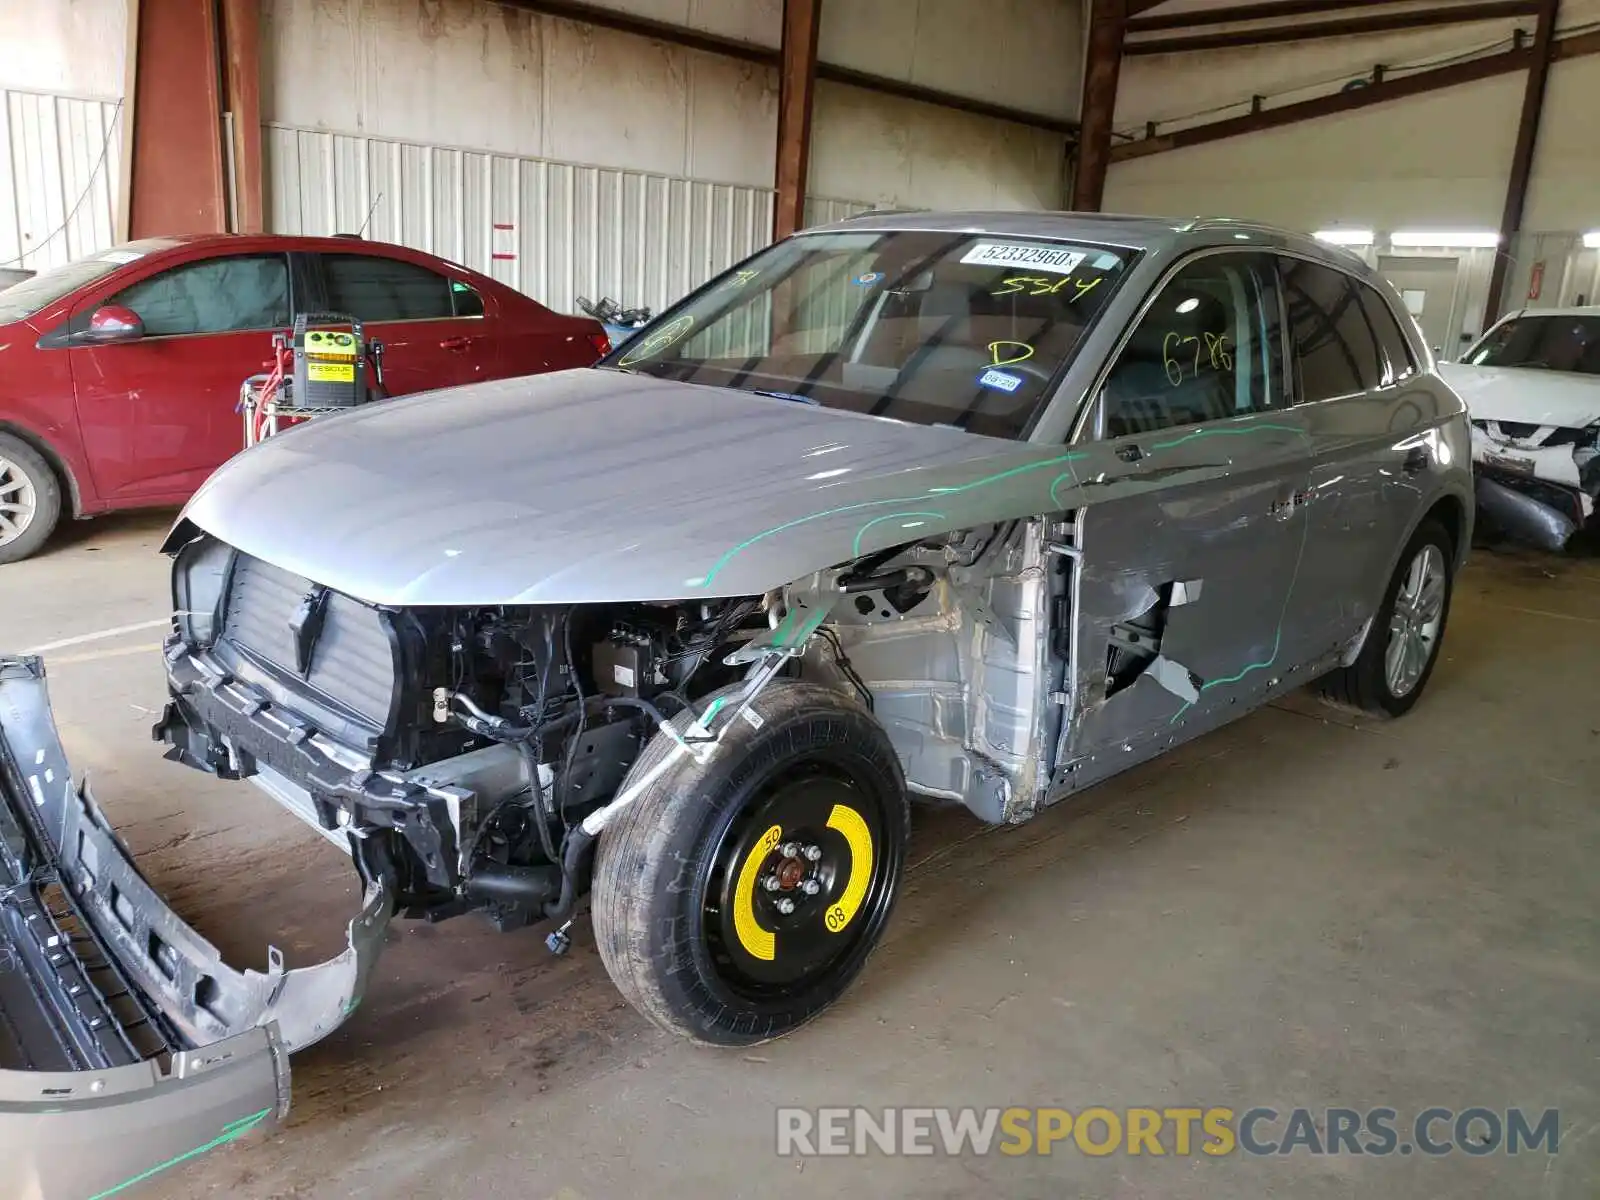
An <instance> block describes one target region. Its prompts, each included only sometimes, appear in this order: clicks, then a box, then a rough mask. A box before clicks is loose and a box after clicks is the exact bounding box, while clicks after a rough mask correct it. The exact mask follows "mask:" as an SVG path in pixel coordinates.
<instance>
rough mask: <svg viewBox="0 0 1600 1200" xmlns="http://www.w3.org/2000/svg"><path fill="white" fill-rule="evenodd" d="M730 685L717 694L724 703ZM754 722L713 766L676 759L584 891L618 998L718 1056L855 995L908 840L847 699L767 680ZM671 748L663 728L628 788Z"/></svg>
mask: <svg viewBox="0 0 1600 1200" xmlns="http://www.w3.org/2000/svg"><path fill="white" fill-rule="evenodd" d="M738 691H739V688H738V687H734V688H731V689H728V690H727V691H725V692H722V693H720V695H722V696H724V697H726V700H727V704H728V706H729V707H730V708H731V707H732V706H733V704H734V703H735V702H736V696H737V694H738ZM751 711H752V712H753V714H754V719H746V718H744V717H741V716H735V717H733V718H732V719H731V723H730V724H729V725H728V727H727V729H726V731H725V732H724V734H723V737H722V742H721V745H720V746H719V748H718V751H717V753H716V754H715V755H714V756H713V757H712V759H711V761H710V762H709V763H707V764H705V765H701V764H699V763H697V762H695V761H694V760H693V759H692V758H690V757H689V756H687V755H683V756H681V757H680V758H679V759H678V761H677V763H676V764H675V765H674V766H673V767H672V768H671V769H669V770H668V771H667V772H666V773H665V774H663V775H662V776H661V777H660V778H659V779H657V780H656V781H655V783H653V784H652V785H651V786H650V787H649V788H647V789H646V790H645V792H644V793H643V794H642V795H640V796H639V798H638V799H636V800H635V801H633V803H631V804H630V805H628V806H627V807H626V808H624V809H623V810H622V811H621V812H620V813H619V814H618V815H617V817H616V819H615V820H614V822H613V823H612V825H611V826H609V827H608V828H607V829H606V830H605V831H604V832H603V833H602V834H601V835H600V847H599V852H598V858H597V861H596V865H595V881H594V890H593V894H592V908H593V913H594V929H595V941H596V943H597V944H598V946H599V948H600V957H601V959H602V960H604V962H605V964H606V969H607V970H608V971H609V972H610V973H611V978H612V979H613V980H614V981H615V982H616V985H617V987H618V988H619V989H620V990H621V992H622V994H623V996H624V997H625V998H626V999H627V1000H628V1002H629V1003H631V1004H632V1005H633V1006H634V1007H635V1008H636V1009H638V1010H639V1011H640V1012H641V1013H643V1014H644V1015H645V1016H647V1017H649V1018H650V1019H651V1020H652V1021H654V1022H655V1023H656V1024H658V1025H660V1026H661V1027H662V1028H664V1029H666V1030H668V1031H669V1032H672V1033H676V1034H680V1035H681V1036H683V1037H686V1038H690V1039H692V1040H694V1041H697V1042H704V1043H708V1044H712V1045H720V1046H746V1045H752V1044H754V1043H756V1042H762V1041H766V1040H767V1039H769V1038H775V1037H779V1036H781V1035H782V1034H785V1033H788V1032H789V1031H790V1030H792V1029H794V1028H796V1027H797V1026H799V1025H801V1024H803V1023H805V1022H806V1021H808V1020H810V1019H811V1018H812V1017H814V1016H816V1015H817V1013H819V1012H821V1011H822V1009H824V1008H826V1007H827V1006H828V1005H829V1004H831V1003H832V1002H833V1001H834V1000H835V999H837V998H838V996H839V995H840V994H841V993H842V992H843V991H844V990H845V988H846V987H848V986H849V985H850V983H851V981H852V980H854V979H855V977H856V976H857V975H858V974H859V973H860V972H861V968H862V966H863V965H864V964H865V963H866V960H867V957H868V956H869V955H870V954H871V952H872V950H873V948H874V947H875V946H876V945H877V942H878V939H879V936H880V935H881V934H882V932H883V928H884V925H885V923H886V922H887V920H888V917H889V911H890V909H891V907H892V906H893V904H894V898H895V893H896V891H897V889H898V885H899V881H900V872H901V868H902V866H903V864H904V861H905V847H906V840H907V837H908V834H909V829H910V812H909V807H908V805H907V802H906V792H905V781H904V779H903V777H902V775H901V772H900V763H899V759H898V758H897V757H896V756H895V753H894V748H893V747H892V746H891V745H890V744H889V739H888V737H887V735H886V734H885V733H884V731H883V727H882V726H880V725H879V724H878V723H877V721H875V720H874V719H873V717H872V715H871V714H870V713H868V712H867V711H866V710H865V709H864V708H862V707H861V706H860V704H859V703H857V701H856V700H855V699H854V697H851V696H846V695H841V694H840V693H838V692H835V691H831V690H829V689H827V688H824V687H820V686H818V685H816V684H811V683H802V682H797V681H793V680H774V681H773V682H772V683H771V684H769V685H768V686H767V688H766V689H765V690H764V691H763V692H762V693H761V695H760V696H759V697H758V698H757V699H756V701H755V703H754V704H753V705H752V706H751ZM724 719H727V718H724ZM719 724H720V722H719ZM673 748H674V743H673V742H672V741H671V740H670V739H668V738H667V737H666V736H665V735H664V734H658V735H657V737H656V738H655V740H654V741H652V743H651V744H650V746H649V747H648V748H647V749H646V750H645V752H644V754H642V755H641V756H640V758H639V761H638V763H637V764H636V765H635V766H634V768H633V772H632V775H631V778H635V779H637V778H639V777H640V776H642V775H643V774H644V773H645V772H646V771H648V770H650V769H651V768H652V767H653V766H654V765H656V764H657V763H659V762H660V761H661V759H662V758H663V757H664V756H666V755H668V754H670V753H671V752H672V750H673ZM626 786H627V785H626V784H624V787H626Z"/></svg>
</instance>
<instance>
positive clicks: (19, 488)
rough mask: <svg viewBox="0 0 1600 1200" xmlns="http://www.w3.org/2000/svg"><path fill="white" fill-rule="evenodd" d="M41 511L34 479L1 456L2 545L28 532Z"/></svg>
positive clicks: (0, 539) (0, 538) (0, 529)
mask: <svg viewBox="0 0 1600 1200" xmlns="http://www.w3.org/2000/svg"><path fill="white" fill-rule="evenodd" d="M38 511H39V497H38V494H37V493H36V492H35V491H34V487H33V480H32V479H31V478H29V477H28V476H27V475H26V474H24V473H23V471H22V468H21V467H19V466H17V464H16V463H14V462H12V461H11V460H10V459H8V458H0V546H4V545H5V544H6V543H8V542H14V541H16V540H17V539H18V538H20V537H21V536H22V535H23V534H24V533H25V532H27V529H28V526H29V525H31V524H33V518H34V515H35V514H36V513H37V512H38Z"/></svg>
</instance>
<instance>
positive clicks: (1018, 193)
mask: <svg viewBox="0 0 1600 1200" xmlns="http://www.w3.org/2000/svg"><path fill="white" fill-rule="evenodd" d="M1081 21H1082V18H1081V14H1080V9H1079V6H1078V4H1077V2H1076V0H987V2H984V3H975V2H974V0H848V2H845V0H834V2H833V3H831V4H830V3H824V5H823V10H822V30H821V34H820V37H819V38H818V51H817V53H818V57H819V58H820V59H821V60H822V61H824V62H829V63H833V64H836V65H838V66H842V67H849V68H852V69H854V70H858V71H864V72H867V73H870V74H873V75H881V76H884V77H887V78H891V79H898V80H904V81H906V82H909V83H914V84H917V85H919V86H922V87H927V88H934V89H937V90H939V91H944V92H951V93H954V94H956V95H960V96H968V97H972V98H974V99H981V100H985V101H988V102H989V103H992V104H1002V105H1005V106H1007V107H1010V108H1017V109H1021V110H1024V111H1028V112H1035V113H1040V114H1043V115H1046V116H1051V117H1057V118H1065V119H1071V118H1074V117H1076V115H1077V110H1078V92H1079V79H1080V59H1081V57H1082V29H1081ZM1063 151H1064V139H1062V138H1061V137H1060V136H1058V135H1056V134H1052V133H1047V132H1045V131H1042V130H1039V129H1035V128H1030V127H1028V126H1024V125H1014V124H1010V123H1007V122H1003V121H994V120H991V119H989V118H986V117H977V116H973V115H971V114H969V113H963V112H958V111H954V110H951V109H946V108H936V107H934V106H932V105H927V104H920V103H916V102H913V101H908V100H901V99H898V98H896V97H893V96H884V95H881V94H878V93H875V92H867V91H862V90H861V89H859V88H852V87H844V86H840V85H836V84H829V83H822V84H819V85H818V88H817V100H816V110H815V113H814V115H813V118H812V145H811V174H810V184H811V187H810V190H811V191H812V192H814V193H816V194H818V195H823V196H841V197H850V198H855V199H860V200H868V201H871V202H872V203H874V204H880V205H890V206H897V207H900V206H903V207H917V208H1059V207H1061V205H1062V183H1063V170H1064V168H1063Z"/></svg>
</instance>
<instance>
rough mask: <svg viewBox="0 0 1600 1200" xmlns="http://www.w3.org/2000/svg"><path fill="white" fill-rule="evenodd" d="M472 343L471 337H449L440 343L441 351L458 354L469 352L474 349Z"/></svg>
mask: <svg viewBox="0 0 1600 1200" xmlns="http://www.w3.org/2000/svg"><path fill="white" fill-rule="evenodd" d="M472 342H473V339H472V338H469V337H447V338H445V339H444V341H442V342H440V343H439V349H441V350H455V351H457V352H459V351H462V350H469V349H471V348H472Z"/></svg>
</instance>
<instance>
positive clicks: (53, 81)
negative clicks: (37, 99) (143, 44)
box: [0, 0, 128, 100]
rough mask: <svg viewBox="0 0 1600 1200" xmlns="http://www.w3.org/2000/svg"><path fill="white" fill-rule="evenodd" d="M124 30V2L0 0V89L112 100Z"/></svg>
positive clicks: (115, 93)
mask: <svg viewBox="0 0 1600 1200" xmlns="http://www.w3.org/2000/svg"><path fill="white" fill-rule="evenodd" d="M127 27H128V13H127V5H126V3H125V0H4V2H3V3H0V88H14V89H16V90H18V91H26V92H53V93H55V94H57V95H63V96H79V97H85V98H91V99H96V100H115V99H116V98H117V97H119V96H121V95H122V82H123V81H122V61H123V57H124V55H125V53H126V48H127Z"/></svg>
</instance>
